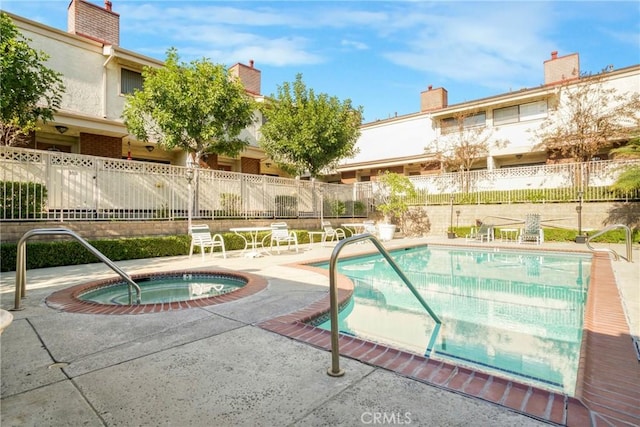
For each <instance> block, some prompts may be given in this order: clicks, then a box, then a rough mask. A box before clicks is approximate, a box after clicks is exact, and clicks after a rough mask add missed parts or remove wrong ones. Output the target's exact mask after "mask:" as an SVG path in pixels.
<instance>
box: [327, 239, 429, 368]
mask: <svg viewBox="0 0 640 427" xmlns="http://www.w3.org/2000/svg"><path fill="white" fill-rule="evenodd" d="M363 240H370V241H371V243H373V245H374V246H375V247H376V248H377V249H378V251H379V252H380V254H381V255H382V256H383V257H384V258H385V259H386V260H387V262H388V263H389V265H390V266H391V268H393V269H394V270H395V272H396V273H397V274H398V276H399V277H400V278H401V279H402V281H403V282H404V283H405V285H407V287H408V288H409V290H410V291H411V293H412V294H413V295H414V296H415V297H416V298H417V300H418V301H419V302H420V304H421V305H422V307H424V309H425V310H427V313H429V316H431V318H432V319H433V321H434V322H435V323H436V326H435V328H434V329H433V333H432V334H431V339H430V340H429V344H428V345H427V351H429V349H432V348H433V344H434V342H435V340H436V337H437V336H438V332H439V331H440V325H442V322H441V321H440V319H439V318H438V316H437V315H436V314H435V313H434V312H433V310H431V307H429V305H428V304H427V303H426V301H425V300H424V299H423V298H422V295H420V293H419V292H418V291H417V290H416V288H415V287H414V286H413V284H412V283H411V281H410V280H409V278H408V277H407V276H406V275H405V274H404V273H403V272H402V270H401V269H400V267H399V266H398V264H396V262H395V261H394V260H393V258H392V257H391V255H390V254H389V252H388V251H387V250H386V249H385V247H384V246H383V245H382V243H381V242H380V240H378V239H377V238H376V237H375V236H373V235H372V234H370V233H363V234H356V235H354V236H351V237H348V238H346V239H344V240H341V241H340V242H338V244H337V245H336V247H335V248H334V249H333V252H332V253H331V259H330V260H329V302H330V308H331V367H330V368H329V369H328V370H327V374H329V375H330V376H332V377H341V376H343V375H344V370H343V369H340V348H339V336H338V334H339V330H338V286H337V271H336V265H337V262H338V255H339V254H340V251H342V249H343V248H344V247H345V246H347V245H350V244H352V243H356V242H361V241H363Z"/></svg>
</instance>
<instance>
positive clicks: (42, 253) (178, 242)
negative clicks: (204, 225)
mask: <svg viewBox="0 0 640 427" xmlns="http://www.w3.org/2000/svg"><path fill="white" fill-rule="evenodd" d="M267 234H269V232H261V233H259V234H258V241H261V240H262V239H263V238H264V237H265V236H266V235H267ZM296 234H297V236H298V244H300V245H302V244H304V243H308V242H309V234H308V233H307V232H306V231H303V230H301V231H296ZM222 238H223V239H224V245H225V249H226V250H228V251H231V250H239V249H243V248H244V240H242V237H240V236H238V235H237V234H235V233H231V232H228V233H222ZM89 243H90V244H91V245H92V246H93V247H95V248H96V249H97V250H98V251H100V252H101V253H102V254H103V255H104V256H106V257H107V258H109V259H110V260H112V261H124V260H129V259H141V258H155V257H168V256H184V255H187V254H189V247H190V245H191V238H190V237H189V236H188V235H186V234H183V235H178V236H164V237H134V238H121V239H100V240H89ZM17 247H18V245H17V243H2V244H0V259H1V260H2V263H1V264H0V271H2V272H7V271H15V268H16V261H17V259H16V258H17V255H16V253H17ZM196 251H197V250H196ZM99 261H100V260H99V259H98V258H96V256H95V255H93V254H92V253H91V252H90V251H88V250H87V249H86V248H85V247H84V246H82V245H81V244H80V243H78V242H76V241H74V240H59V241H53V242H45V241H34V242H27V270H30V269H33V268H45V267H60V266H64V265H78V264H89V263H94V262H99Z"/></svg>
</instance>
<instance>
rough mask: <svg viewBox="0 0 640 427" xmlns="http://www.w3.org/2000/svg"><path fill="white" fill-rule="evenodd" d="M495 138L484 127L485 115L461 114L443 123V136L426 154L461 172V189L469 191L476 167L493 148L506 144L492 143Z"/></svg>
mask: <svg viewBox="0 0 640 427" xmlns="http://www.w3.org/2000/svg"><path fill="white" fill-rule="evenodd" d="M492 136H493V132H492V131H490V130H488V129H487V127H486V126H484V113H470V112H465V113H459V114H456V115H455V116H454V117H453V118H451V119H448V120H445V121H443V122H442V128H441V132H440V136H439V137H438V139H436V140H435V141H433V142H432V143H431V144H430V145H429V146H427V147H425V151H426V152H431V153H434V154H435V157H436V159H437V160H438V161H439V162H440V163H441V164H442V166H443V167H444V168H445V169H447V170H450V171H458V172H459V173H460V186H461V188H462V190H463V191H464V192H469V190H470V186H471V182H470V181H471V175H470V173H469V172H470V171H471V168H472V167H473V165H475V164H476V163H477V162H478V161H479V160H480V159H483V158H486V157H487V156H488V155H489V151H490V149H491V148H492V147H495V148H500V147H502V146H504V145H505V144H506V141H499V140H494V141H492Z"/></svg>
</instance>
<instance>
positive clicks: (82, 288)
mask: <svg viewBox="0 0 640 427" xmlns="http://www.w3.org/2000/svg"><path fill="white" fill-rule="evenodd" d="M168 274H169V275H181V274H208V275H221V276H225V277H234V278H238V279H240V280H244V281H246V282H247V284H246V285H244V286H243V287H241V288H239V289H236V290H234V291H231V292H228V293H225V294H222V295H217V296H213V297H207V298H200V299H194V300H190V301H177V302H171V303H154V304H144V301H143V304H139V305H107V304H99V303H95V302H90V301H83V300H80V299H79V298H78V296H79V295H80V294H82V293H84V292H87V291H88V290H90V289H96V288H100V287H103V286H109V285H112V284H114V283H118V282H122V279H121V278H113V279H106V280H96V281H92V282H87V283H83V284H81V285H76V286H72V287H70V288H65V289H61V290H59V291H56V292H54V293H52V294H51V295H49V296H48V297H47V298H46V299H45V301H46V304H47V306H49V307H51V308H54V309H57V310H61V311H64V312H68V313H83V314H104V315H124V314H130V315H137V314H151V313H161V312H165V311H176V310H185V309H189V308H201V307H207V306H211V305H216V304H223V303H225V302H231V301H236V300H238V299H240V298H244V297H247V296H249V295H253V294H255V293H257V292H260V291H262V290H263V289H266V287H267V284H268V281H267V280H266V279H265V278H263V277H261V276H258V275H255V274H250V273H244V272H235V271H234V272H230V271H224V270H191V269H189V270H175V271H162V272H154V273H148V274H137V275H133V276H131V278H132V279H133V280H134V281H136V280H138V279H140V278H144V277H157V276H166V275H168Z"/></svg>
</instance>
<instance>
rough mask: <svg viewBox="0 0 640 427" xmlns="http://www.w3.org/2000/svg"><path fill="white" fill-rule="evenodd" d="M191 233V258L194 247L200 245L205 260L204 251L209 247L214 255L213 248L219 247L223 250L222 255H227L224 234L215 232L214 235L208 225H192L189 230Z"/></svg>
mask: <svg viewBox="0 0 640 427" xmlns="http://www.w3.org/2000/svg"><path fill="white" fill-rule="evenodd" d="M189 234H191V248H190V249H189V258H191V256H192V255H193V248H194V247H196V246H198V247H200V253H201V254H202V259H203V260H204V253H205V251H206V249H207V248H209V249H210V250H211V255H213V248H215V247H219V248H220V249H221V251H222V256H223V257H224V258H226V257H227V253H226V251H225V247H224V239H223V238H222V235H221V234H215V235H213V236H212V235H211V231H210V230H209V226H208V225H206V224H202V225H192V226H191V229H190V230H189Z"/></svg>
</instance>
